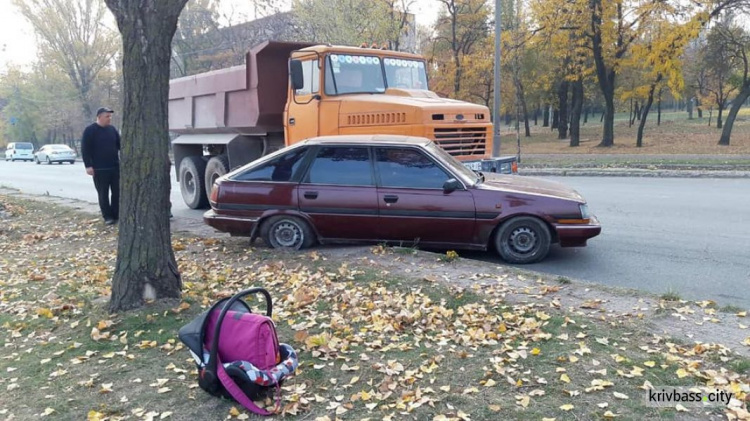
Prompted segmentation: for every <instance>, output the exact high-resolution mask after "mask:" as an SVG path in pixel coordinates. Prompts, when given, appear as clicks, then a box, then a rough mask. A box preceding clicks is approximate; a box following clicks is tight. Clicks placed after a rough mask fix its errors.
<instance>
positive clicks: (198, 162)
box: [180, 156, 208, 209]
mask: <svg viewBox="0 0 750 421" xmlns="http://www.w3.org/2000/svg"><path fill="white" fill-rule="evenodd" d="M205 173H206V161H204V160H203V158H201V157H200V156H186V157H185V158H183V159H182V162H181V163H180V191H181V192H182V200H184V201H185V204H186V205H188V207H189V208H190V209H201V208H205V207H206V206H208V196H207V195H206V190H205V189H204V188H203V186H204V183H203V174H205Z"/></svg>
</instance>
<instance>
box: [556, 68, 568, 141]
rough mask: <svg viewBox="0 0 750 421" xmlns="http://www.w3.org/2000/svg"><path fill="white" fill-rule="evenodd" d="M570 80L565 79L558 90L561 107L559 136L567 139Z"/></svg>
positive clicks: (559, 105)
mask: <svg viewBox="0 0 750 421" xmlns="http://www.w3.org/2000/svg"><path fill="white" fill-rule="evenodd" d="M569 85H570V82H568V81H567V80H563V81H562V82H560V87H559V88H558V91H557V99H558V101H559V102H560V103H559V104H558V107H559V108H560V115H559V116H558V121H557V138H558V139H567V138H568V86H569Z"/></svg>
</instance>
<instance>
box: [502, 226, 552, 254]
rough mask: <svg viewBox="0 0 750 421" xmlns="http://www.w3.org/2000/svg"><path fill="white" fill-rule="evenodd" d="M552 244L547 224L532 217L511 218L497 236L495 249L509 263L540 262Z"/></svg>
mask: <svg viewBox="0 0 750 421" xmlns="http://www.w3.org/2000/svg"><path fill="white" fill-rule="evenodd" d="M551 242H552V236H551V235H550V232H549V228H548V227H547V224H545V223H544V222H543V221H541V220H540V219H539V218H535V217H532V216H518V217H515V218H511V219H509V220H508V221H506V222H505V223H503V225H501V226H500V228H498V230H497V233H496V234H495V248H496V249H497V252H498V254H499V255H500V257H502V258H503V260H505V261H506V262H508V263H517V264H527V263H534V262H538V261H540V260H542V259H544V257H545V256H547V253H549V247H550V243H551Z"/></svg>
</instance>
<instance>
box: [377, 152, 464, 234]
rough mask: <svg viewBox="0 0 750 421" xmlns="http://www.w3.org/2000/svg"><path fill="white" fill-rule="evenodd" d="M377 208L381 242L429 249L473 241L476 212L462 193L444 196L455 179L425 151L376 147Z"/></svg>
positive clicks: (457, 192)
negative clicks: (446, 186)
mask: <svg viewBox="0 0 750 421" xmlns="http://www.w3.org/2000/svg"><path fill="white" fill-rule="evenodd" d="M375 168H376V175H377V177H378V209H379V211H380V221H381V229H383V230H384V231H385V239H387V240H394V241H405V242H416V243H420V242H424V243H433V244H446V245H448V244H463V243H469V242H471V239H472V237H473V233H474V226H475V217H476V209H475V206H474V198H473V196H472V194H471V192H469V191H468V190H466V189H463V188H461V189H458V190H454V191H451V192H445V191H444V190H443V185H444V184H445V182H446V181H447V180H448V179H451V178H455V177H454V176H453V175H452V174H451V173H450V172H448V171H447V170H446V169H445V168H443V167H442V166H441V165H439V164H438V163H437V162H436V161H435V160H433V159H432V158H430V157H429V155H428V154H426V153H425V152H424V151H422V150H420V149H418V148H412V147H395V146H394V147H378V148H375Z"/></svg>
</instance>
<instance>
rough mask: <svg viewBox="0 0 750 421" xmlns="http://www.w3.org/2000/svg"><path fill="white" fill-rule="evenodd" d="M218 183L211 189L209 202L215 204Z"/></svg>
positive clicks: (217, 196)
mask: <svg viewBox="0 0 750 421" xmlns="http://www.w3.org/2000/svg"><path fill="white" fill-rule="evenodd" d="M219 188H220V185H219V183H214V185H213V187H212V188H211V197H210V198H209V200H210V201H211V203H216V201H217V200H219Z"/></svg>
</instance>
